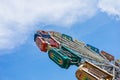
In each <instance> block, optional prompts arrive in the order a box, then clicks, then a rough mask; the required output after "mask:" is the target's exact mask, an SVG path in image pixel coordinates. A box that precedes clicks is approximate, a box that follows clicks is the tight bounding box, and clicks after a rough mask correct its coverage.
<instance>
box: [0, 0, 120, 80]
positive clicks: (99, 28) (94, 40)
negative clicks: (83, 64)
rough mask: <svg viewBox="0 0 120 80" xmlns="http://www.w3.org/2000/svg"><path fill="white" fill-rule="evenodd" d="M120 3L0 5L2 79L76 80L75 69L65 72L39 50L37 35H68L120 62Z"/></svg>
mask: <svg viewBox="0 0 120 80" xmlns="http://www.w3.org/2000/svg"><path fill="white" fill-rule="evenodd" d="M119 3H120V1H119V0H116V2H114V0H93V1H89V0H84V1H82V0H75V1H72V0H66V1H64V0H60V1H54V0H41V1H39V0H35V1H34V2H33V1H27V0H22V1H21V0H18V2H17V1H15V0H11V1H7V2H6V1H5V0H4V1H0V80H76V77H75V71H76V70H77V67H76V66H71V67H70V68H69V69H67V70H66V69H62V68H60V67H59V66H57V65H56V64H55V63H54V62H52V61H51V60H50V59H49V57H48V55H47V53H43V52H41V51H40V50H39V49H38V48H37V46H36V45H35V43H34V41H33V35H34V33H35V31H36V30H53V31H58V32H61V33H65V34H68V35H70V36H72V37H73V38H74V39H78V40H81V41H84V42H85V43H88V44H91V45H93V46H95V47H97V48H99V49H100V50H104V51H106V52H108V53H110V54H112V55H114V56H115V58H116V59H118V58H120V36H119V35H120V5H119ZM27 4H29V5H27ZM49 6H51V7H49Z"/></svg>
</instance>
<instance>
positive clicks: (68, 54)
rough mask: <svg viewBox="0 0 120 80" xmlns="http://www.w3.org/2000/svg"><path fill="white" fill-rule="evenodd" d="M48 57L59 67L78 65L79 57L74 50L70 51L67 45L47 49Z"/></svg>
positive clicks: (66, 67)
mask: <svg viewBox="0 0 120 80" xmlns="http://www.w3.org/2000/svg"><path fill="white" fill-rule="evenodd" d="M48 56H49V58H50V59H51V60H52V61H54V62H55V63H56V64H57V65H59V66H60V67H61V68H65V69H68V68H69V67H70V65H76V66H78V63H80V61H81V58H80V57H78V56H77V55H76V54H75V52H72V51H70V50H69V49H68V48H67V47H65V46H62V47H61V48H60V49H57V48H51V49H50V50H49V51H48Z"/></svg>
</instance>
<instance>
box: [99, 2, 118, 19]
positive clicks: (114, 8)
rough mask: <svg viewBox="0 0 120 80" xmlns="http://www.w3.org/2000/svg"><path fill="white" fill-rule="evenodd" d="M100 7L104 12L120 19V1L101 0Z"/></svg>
mask: <svg viewBox="0 0 120 80" xmlns="http://www.w3.org/2000/svg"><path fill="white" fill-rule="evenodd" d="M98 7H99V8H100V9H101V11H102V12H106V13H107V14H108V15H112V16H115V17H116V18H120V0H99V5H98Z"/></svg>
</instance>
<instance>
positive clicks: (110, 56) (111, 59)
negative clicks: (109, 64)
mask: <svg viewBox="0 0 120 80" xmlns="http://www.w3.org/2000/svg"><path fill="white" fill-rule="evenodd" d="M100 55H101V56H103V57H104V58H106V59H107V60H108V61H114V56H113V55H111V54H109V53H107V52H105V51H103V50H102V51H101V52H100Z"/></svg>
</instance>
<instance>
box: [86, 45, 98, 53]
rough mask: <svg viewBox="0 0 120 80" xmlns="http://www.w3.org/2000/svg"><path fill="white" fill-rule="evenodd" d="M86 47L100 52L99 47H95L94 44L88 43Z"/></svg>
mask: <svg viewBox="0 0 120 80" xmlns="http://www.w3.org/2000/svg"><path fill="white" fill-rule="evenodd" d="M85 47H86V48H87V49H89V50H91V51H94V52H96V53H98V54H99V49H98V48H96V47H94V46H92V45H90V44H86V46H85Z"/></svg>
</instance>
